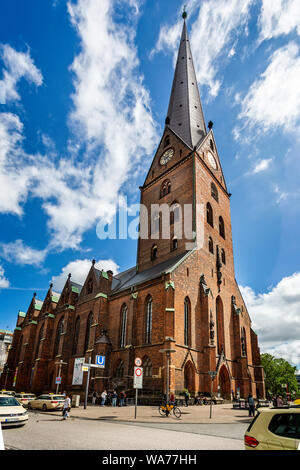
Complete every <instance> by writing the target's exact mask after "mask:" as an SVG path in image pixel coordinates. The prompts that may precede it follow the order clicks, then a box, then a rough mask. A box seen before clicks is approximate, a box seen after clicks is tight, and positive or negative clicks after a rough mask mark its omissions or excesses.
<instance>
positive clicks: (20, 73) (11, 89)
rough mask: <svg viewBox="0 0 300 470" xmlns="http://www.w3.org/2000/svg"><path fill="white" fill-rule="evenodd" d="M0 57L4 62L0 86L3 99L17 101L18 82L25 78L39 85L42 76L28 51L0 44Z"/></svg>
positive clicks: (41, 81) (18, 97)
mask: <svg viewBox="0 0 300 470" xmlns="http://www.w3.org/2000/svg"><path fill="white" fill-rule="evenodd" d="M0 58H1V59H2V61H3V63H4V70H3V79H2V80H0V88H1V89H2V92H3V93H4V101H5V102H6V103H8V102H10V101H18V100H19V99H20V95H19V93H18V91H17V85H18V82H19V81H20V80H21V78H25V79H26V80H27V81H28V82H30V83H34V84H35V85H36V86H40V85H41V84H42V83H43V76H42V74H41V72H40V70H38V69H37V67H36V66H35V65H34V63H33V60H32V58H31V57H30V52H29V51H27V52H17V51H16V50H15V49H13V48H12V47H11V46H9V45H8V44H2V45H0Z"/></svg>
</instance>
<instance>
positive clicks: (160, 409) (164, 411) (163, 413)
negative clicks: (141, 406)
mask: <svg viewBox="0 0 300 470" xmlns="http://www.w3.org/2000/svg"><path fill="white" fill-rule="evenodd" d="M158 411H159V414H160V415H161V416H164V415H165V414H166V410H163V409H162V407H161V405H159V407H158Z"/></svg>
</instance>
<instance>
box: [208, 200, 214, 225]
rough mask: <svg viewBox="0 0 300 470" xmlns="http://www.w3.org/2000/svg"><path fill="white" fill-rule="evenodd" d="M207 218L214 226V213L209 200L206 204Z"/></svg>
mask: <svg viewBox="0 0 300 470" xmlns="http://www.w3.org/2000/svg"><path fill="white" fill-rule="evenodd" d="M206 220H207V223H209V225H210V226H211V227H213V226H214V214H213V210H212V207H211V205H210V203H209V202H208V203H207V204H206Z"/></svg>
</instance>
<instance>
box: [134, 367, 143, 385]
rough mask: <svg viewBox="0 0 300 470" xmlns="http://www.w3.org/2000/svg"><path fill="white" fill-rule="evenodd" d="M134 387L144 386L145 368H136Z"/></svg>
mask: <svg viewBox="0 0 300 470" xmlns="http://www.w3.org/2000/svg"><path fill="white" fill-rule="evenodd" d="M133 388H143V368H142V367H135V368H134V380H133Z"/></svg>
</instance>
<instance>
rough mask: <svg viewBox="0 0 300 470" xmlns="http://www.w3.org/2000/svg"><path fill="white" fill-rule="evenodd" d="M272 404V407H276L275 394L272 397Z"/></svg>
mask: <svg viewBox="0 0 300 470" xmlns="http://www.w3.org/2000/svg"><path fill="white" fill-rule="evenodd" d="M272 405H273V407H274V408H276V407H277V397H276V396H275V395H274V396H273V397H272Z"/></svg>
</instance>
